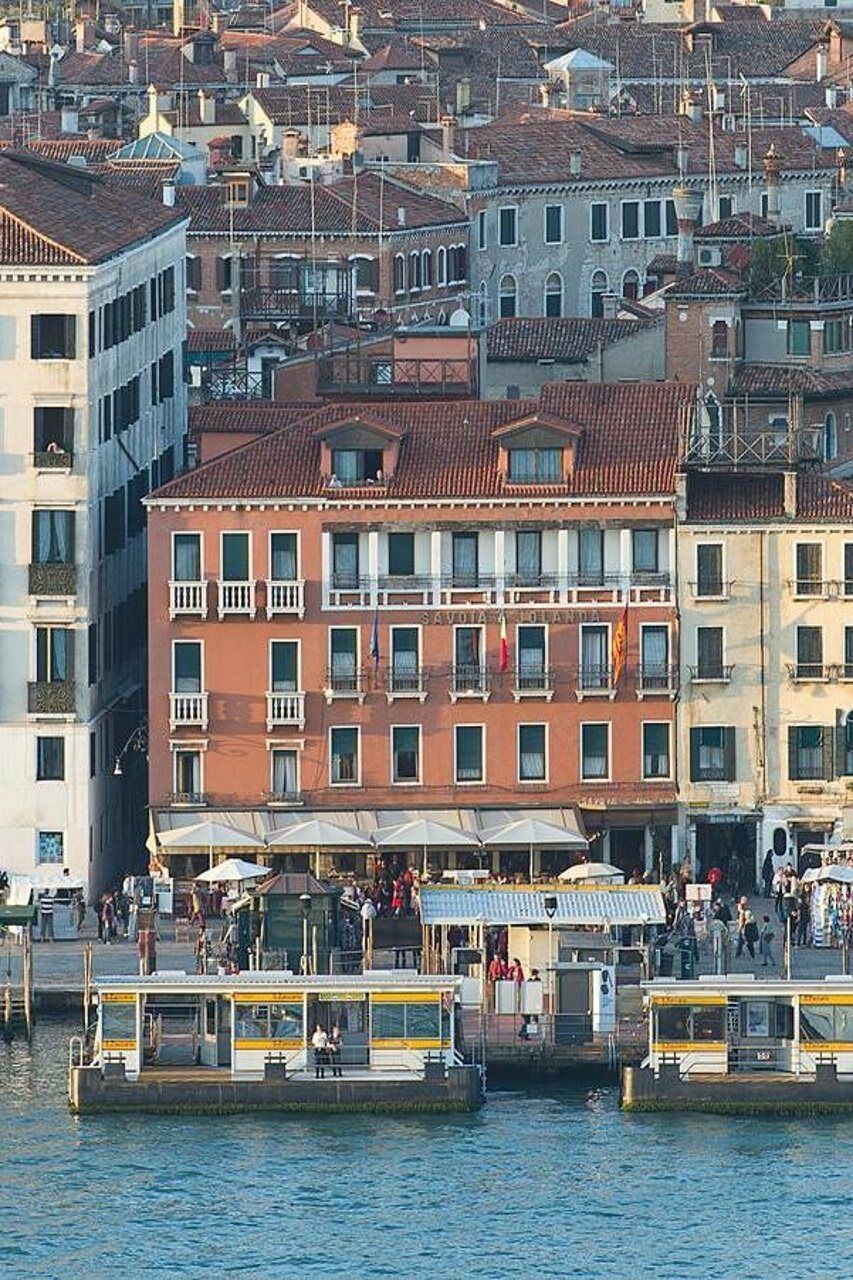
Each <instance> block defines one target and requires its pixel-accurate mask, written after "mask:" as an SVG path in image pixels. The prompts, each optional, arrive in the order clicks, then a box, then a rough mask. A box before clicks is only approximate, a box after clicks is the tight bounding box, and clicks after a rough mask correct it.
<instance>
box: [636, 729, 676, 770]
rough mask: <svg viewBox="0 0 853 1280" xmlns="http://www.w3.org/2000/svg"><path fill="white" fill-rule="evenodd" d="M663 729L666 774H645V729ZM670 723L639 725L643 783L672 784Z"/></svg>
mask: <svg viewBox="0 0 853 1280" xmlns="http://www.w3.org/2000/svg"><path fill="white" fill-rule="evenodd" d="M661 727H663V728H665V729H666V762H667V771H666V773H647V772H646V729H649V728H655V729H657V728H661ZM672 755H673V753H672V721H671V720H643V721H641V723H640V777H641V778H642V780H643V782H672V780H673V777H672V765H673V759H672Z"/></svg>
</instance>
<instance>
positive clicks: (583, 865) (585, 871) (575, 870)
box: [560, 862, 625, 884]
mask: <svg viewBox="0 0 853 1280" xmlns="http://www.w3.org/2000/svg"><path fill="white" fill-rule="evenodd" d="M560 879H561V880H574V881H583V880H587V881H589V882H590V883H599V884H622V883H623V882H624V880H625V875H624V873H623V872H622V871H620V870H619V868H618V867H614V866H613V865H612V863H610V862H579V863H578V864H577V866H574V867H567V868H566V870H565V871H561V872H560Z"/></svg>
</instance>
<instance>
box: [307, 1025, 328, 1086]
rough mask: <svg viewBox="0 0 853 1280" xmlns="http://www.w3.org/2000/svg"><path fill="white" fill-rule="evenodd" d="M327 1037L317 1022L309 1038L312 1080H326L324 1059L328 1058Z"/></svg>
mask: <svg viewBox="0 0 853 1280" xmlns="http://www.w3.org/2000/svg"><path fill="white" fill-rule="evenodd" d="M328 1044H329V1037H328V1036H327V1035H326V1033H325V1031H324V1030H323V1028H322V1027H321V1026H320V1024H319V1022H318V1023H317V1027H316V1029H315V1031H314V1034H313V1036H312V1037H311V1048H312V1049H313V1050H314V1079H315V1080H325V1078H326V1059H327V1057H328V1052H327V1049H328Z"/></svg>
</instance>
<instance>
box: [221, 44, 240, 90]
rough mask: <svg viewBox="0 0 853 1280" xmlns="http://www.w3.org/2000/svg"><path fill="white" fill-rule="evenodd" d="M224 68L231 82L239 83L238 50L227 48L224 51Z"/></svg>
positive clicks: (227, 78) (226, 77) (226, 76)
mask: <svg viewBox="0 0 853 1280" xmlns="http://www.w3.org/2000/svg"><path fill="white" fill-rule="evenodd" d="M222 68H223V70H224V72H225V79H226V80H227V81H228V83H229V84H236V83H237V50H236V49H225V50H224V51H223V53H222Z"/></svg>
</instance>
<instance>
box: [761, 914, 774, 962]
mask: <svg viewBox="0 0 853 1280" xmlns="http://www.w3.org/2000/svg"><path fill="white" fill-rule="evenodd" d="M758 954H759V955H760V956H761V965H762V968H764V969H766V968H767V966H768V965H770V964H773V963H774V960H773V930H772V929H771V928H770V917H769V916H765V917H764V918H763V920H762V922H761V929H760V930H759V933H758Z"/></svg>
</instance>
